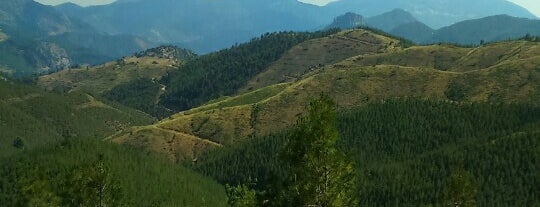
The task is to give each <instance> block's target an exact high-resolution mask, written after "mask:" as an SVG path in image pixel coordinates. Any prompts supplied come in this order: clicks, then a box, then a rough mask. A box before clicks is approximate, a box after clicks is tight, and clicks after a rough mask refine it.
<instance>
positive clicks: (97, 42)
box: [0, 0, 155, 76]
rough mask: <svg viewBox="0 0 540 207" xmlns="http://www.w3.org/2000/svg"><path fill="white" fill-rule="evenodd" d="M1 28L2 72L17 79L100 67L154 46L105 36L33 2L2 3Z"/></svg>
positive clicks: (122, 36) (135, 39) (124, 37)
mask: <svg viewBox="0 0 540 207" xmlns="http://www.w3.org/2000/svg"><path fill="white" fill-rule="evenodd" d="M0 29H1V32H2V33H3V34H4V35H2V36H4V37H3V38H2V39H3V40H0V48H1V50H0V51H1V54H2V55H0V70H2V71H4V72H7V73H14V74H15V75H16V76H17V75H29V74H32V73H36V72H47V71H55V70H58V69H64V68H66V67H69V66H71V65H75V64H81V63H86V64H98V63H102V62H105V61H110V60H113V59H116V58H118V57H121V56H123V55H126V54H130V53H134V52H137V51H141V50H143V49H146V48H149V47H151V46H155V45H154V44H152V43H150V42H149V41H147V40H144V38H139V37H135V36H133V35H129V34H120V35H109V34H105V33H103V32H100V31H97V30H95V29H94V28H93V27H92V26H90V25H88V24H87V23H84V22H82V21H80V20H79V19H76V18H70V17H68V16H67V15H65V14H63V13H62V12H60V11H58V10H56V9H55V8H53V7H50V6H44V5H41V4H39V3H36V2H34V1H32V0H10V1H5V2H2V4H0Z"/></svg>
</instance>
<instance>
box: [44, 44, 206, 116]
mask: <svg viewBox="0 0 540 207" xmlns="http://www.w3.org/2000/svg"><path fill="white" fill-rule="evenodd" d="M195 57H196V55H195V54H194V53H193V52H191V51H189V50H186V49H181V48H177V47H174V46H162V47H157V48H152V49H148V50H145V51H142V52H139V53H136V54H135V55H133V56H129V57H124V58H122V59H118V60H116V61H114V62H108V63H104V64H101V65H97V66H89V65H84V66H80V67H77V68H71V69H67V70H63V71H60V72H56V73H52V74H49V75H45V76H41V77H39V79H38V81H37V85H38V86H40V87H41V88H44V89H46V90H48V91H56V92H69V93H71V92H85V93H91V94H94V95H96V96H101V97H105V98H107V99H109V100H112V101H117V102H120V103H122V104H124V105H127V106H130V107H133V108H136V109H139V110H142V111H145V112H147V113H149V114H152V115H154V116H158V117H159V116H163V114H166V113H169V112H167V111H166V110H165V109H163V108H158V107H157V106H156V105H157V103H158V102H159V98H160V94H161V93H163V87H164V86H162V85H161V84H159V80H160V79H161V78H162V77H163V76H165V75H166V74H167V73H168V72H170V71H172V70H175V69H176V68H178V67H180V66H181V65H182V64H184V63H185V61H187V60H190V59H192V58H195ZM126 87H127V88H130V87H139V89H138V90H137V93H138V95H136V94H134V96H136V97H129V96H128V95H127V94H123V92H121V91H124V90H126ZM143 91H146V92H147V94H148V96H146V97H145V98H146V99H143V98H141V96H142V95H141V94H144V93H143ZM119 93H121V94H123V95H122V96H119ZM131 98H133V99H137V100H135V101H134V100H130V99H131Z"/></svg>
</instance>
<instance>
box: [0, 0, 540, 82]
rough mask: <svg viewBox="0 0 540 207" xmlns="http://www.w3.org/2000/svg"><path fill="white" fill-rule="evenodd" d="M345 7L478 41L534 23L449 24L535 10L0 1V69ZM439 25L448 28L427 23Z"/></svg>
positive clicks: (312, 24) (499, 1) (392, 23)
mask: <svg viewBox="0 0 540 207" xmlns="http://www.w3.org/2000/svg"><path fill="white" fill-rule="evenodd" d="M426 11H430V12H426ZM347 12H354V13H356V14H359V15H362V16H363V18H360V19H362V21H364V22H362V23H354V25H367V26H370V27H374V28H378V29H381V30H383V31H386V32H388V33H390V34H393V35H396V36H399V37H404V38H408V39H411V40H413V41H414V42H417V43H432V42H453V43H459V44H478V43H479V42H480V41H481V40H483V41H497V40H505V39H510V38H517V37H521V36H524V35H525V34H533V35H534V34H537V31H536V30H535V29H534V28H537V27H535V25H536V24H537V23H536V21H533V20H526V19H517V18H511V17H509V16H508V17H506V16H499V17H493V18H486V19H481V20H475V21H470V22H466V23H463V24H459V25H456V26H455V27H459V28H460V29H459V31H461V30H462V29H463V27H466V28H467V31H468V33H469V34H468V35H467V37H464V36H465V35H461V33H459V32H458V33H456V32H455V31H456V30H455V29H453V28H455V27H453V26H449V25H450V24H452V23H455V22H457V21H462V20H470V19H475V18H483V17H486V16H490V15H501V14H507V15H510V16H513V17H525V18H533V17H534V16H533V15H532V14H530V13H529V12H528V11H527V10H526V9H524V8H521V7H519V6H517V5H515V4H512V3H509V2H507V1H504V0H482V1H474V2H469V1H449V0H445V1H437V3H434V2H432V1H429V2H427V3H423V2H420V1H417V0H415V1H400V0H388V1H384V2H383V1H371V0H363V1H356V0H342V1H338V2H333V3H330V4H328V5H326V6H322V7H321V6H315V5H311V4H306V3H301V2H298V1H296V0H278V1H265V0H231V1H200V0H186V1H170V0H155V1H154V0H152V1H150V0H120V1H116V2H114V3H112V4H109V5H101V6H91V7H80V6H78V5H75V4H72V3H66V4H62V5H58V6H56V7H54V8H53V7H51V6H44V5H41V4H38V3H36V2H34V1H32V0H13V1H8V2H6V3H3V4H2V5H0V29H1V30H0V49H1V50H0V54H3V55H1V56H0V71H1V72H2V73H8V74H11V75H14V76H24V75H29V74H33V73H44V72H45V73H46V72H50V71H56V70H59V69H64V68H67V67H70V66H73V65H78V64H99V63H103V62H106V61H110V60H114V59H117V58H120V57H122V56H128V55H131V54H133V53H135V52H137V51H141V50H144V49H147V48H150V47H153V46H157V45H159V44H174V45H178V46H181V47H184V48H188V49H191V50H193V51H195V52H197V53H208V52H212V51H216V50H220V49H223V48H227V47H230V46H232V45H234V44H236V43H242V42H246V41H248V40H250V39H251V38H253V37H257V36H259V35H261V34H264V33H266V32H274V31H290V30H293V31H308V30H309V31H312V30H316V29H321V28H325V27H327V28H329V27H332V26H328V25H329V24H330V23H331V22H332V19H334V18H335V17H337V16H340V15H343V14H345V13H347ZM499 20H500V21H499ZM347 21H349V20H347ZM485 21H491V22H497V24H495V23H489V22H486V24H493V25H494V26H499V27H500V28H499V29H492V28H494V27H476V26H475V25H476V24H484V22H485ZM334 26H336V25H334ZM337 26H338V27H340V28H350V27H351V26H353V25H350V26H349V27H347V26H346V25H341V26H339V25H337ZM442 26H449V27H445V28H444V29H441V30H437V31H436V30H434V29H436V28H439V27H442ZM432 28H433V29H432ZM483 34H489V35H483ZM480 36H481V37H480Z"/></svg>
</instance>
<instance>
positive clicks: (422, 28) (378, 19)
mask: <svg viewBox="0 0 540 207" xmlns="http://www.w3.org/2000/svg"><path fill="white" fill-rule="evenodd" d="M366 26H367V27H370V28H374V29H379V30H382V31H384V32H387V33H388V34H391V35H394V36H397V37H401V38H405V39H408V40H412V41H414V42H416V43H426V42H429V41H430V40H431V39H432V35H433V32H434V30H433V29H431V28H430V27H429V26H427V25H425V24H424V23H422V22H420V21H418V20H416V18H414V17H413V16H412V14H411V13H409V12H407V11H405V10H402V9H394V10H392V11H390V12H386V13H383V14H380V15H377V16H373V17H369V18H364V17H362V16H361V15H359V14H355V13H351V12H349V13H346V14H344V15H341V16H338V17H336V18H335V19H334V22H333V23H332V24H330V25H329V26H327V27H326V28H340V29H353V28H357V27H366Z"/></svg>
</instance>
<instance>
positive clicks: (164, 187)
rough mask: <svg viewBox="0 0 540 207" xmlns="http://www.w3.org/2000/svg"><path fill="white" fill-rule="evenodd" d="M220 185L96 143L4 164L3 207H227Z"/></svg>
mask: <svg viewBox="0 0 540 207" xmlns="http://www.w3.org/2000/svg"><path fill="white" fill-rule="evenodd" d="M226 200H227V197H226V195H225V189H224V187H223V186H221V185H219V184H218V183H216V182H215V181H212V180H211V179H209V178H206V177H203V176H201V175H199V174H197V173H195V172H193V171H191V170H189V169H187V168H184V167H181V166H179V165H174V164H172V163H170V162H169V161H168V160H165V159H163V158H162V157H160V156H155V155H152V154H147V153H141V151H139V150H136V149H129V148H125V147H123V146H117V145H114V144H110V143H107V142H103V141H101V140H95V139H88V140H82V139H71V140H68V141H66V142H63V143H62V144H61V145H54V146H52V147H47V148H41V149H37V150H33V151H28V152H26V153H24V154H21V155H16V156H12V157H10V158H9V159H8V158H2V159H0V203H2V206H73V207H76V206H186V207H188V206H190V207H200V206H216V207H219V206H227V205H226Z"/></svg>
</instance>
